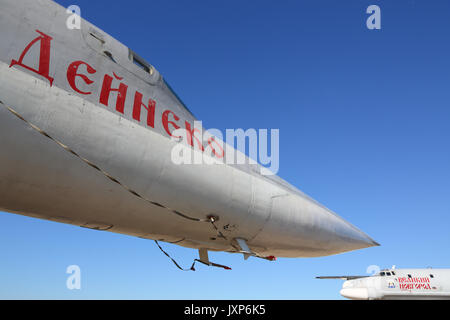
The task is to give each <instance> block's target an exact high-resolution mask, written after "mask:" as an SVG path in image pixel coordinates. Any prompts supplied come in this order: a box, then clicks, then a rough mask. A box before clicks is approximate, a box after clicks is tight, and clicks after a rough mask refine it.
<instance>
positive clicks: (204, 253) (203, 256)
mask: <svg viewBox="0 0 450 320" xmlns="http://www.w3.org/2000/svg"><path fill="white" fill-rule="evenodd" d="M198 256H199V258H200V261H201V262H203V263H205V264H209V257H208V250H207V249H205V248H202V249H198Z"/></svg>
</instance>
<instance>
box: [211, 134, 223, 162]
mask: <svg viewBox="0 0 450 320" xmlns="http://www.w3.org/2000/svg"><path fill="white" fill-rule="evenodd" d="M213 142H215V144H216V145H217V146H218V147H219V148H220V150H221V151H222V154H218V153H217V152H216V148H214V147H213V145H212V144H213ZM208 144H209V146H210V147H211V149H212V151H213V154H214V155H215V156H216V157H217V158H219V159H221V158H223V156H224V155H225V151H224V150H223V148H222V146H221V145H220V144H219V143H218V142H217V141H216V139H215V138H214V137H211V138H209V139H208Z"/></svg>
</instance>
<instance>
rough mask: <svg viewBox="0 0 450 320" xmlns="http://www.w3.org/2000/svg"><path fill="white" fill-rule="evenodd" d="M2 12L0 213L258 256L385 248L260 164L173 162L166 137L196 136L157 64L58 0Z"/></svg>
mask: <svg viewBox="0 0 450 320" xmlns="http://www.w3.org/2000/svg"><path fill="white" fill-rule="evenodd" d="M0 8H1V10H0V38H1V45H0V150H1V153H0V195H1V196H0V210H2V211H7V212H11V213H17V214H21V215H26V216H30V217H36V218H42V219H47V220H52V221H58V222H63V223H69V224H73V225H78V226H82V227H87V228H92V229H97V230H107V231H110V232H116V233H121V234H127V235H131V236H137V237H142V238H146V239H155V240H163V241H167V242H173V243H177V244H179V245H181V246H185V247H190V248H197V249H207V250H216V251H227V252H242V246H239V245H238V243H237V241H236V239H242V240H244V241H245V243H246V244H247V245H248V248H249V249H250V250H251V252H253V253H257V254H258V255H260V256H278V257H317V256H326V255H332V254H337V253H341V252H346V251H351V250H356V249H361V248H366V247H371V246H376V245H378V244H377V243H376V242H374V241H373V240H372V239H371V238H370V237H368V236H367V235H366V234H364V233H363V232H361V231H360V230H358V229H357V228H356V227H354V226H353V225H351V224H350V223H348V222H347V221H345V220H344V219H342V218H341V217H339V216H338V215H336V214H335V213H333V212H332V211H330V210H329V209H327V208H325V207H324V206H322V205H320V204H319V203H317V202H316V201H314V200H312V199H311V198H309V197H308V196H306V195H305V194H303V193H302V192H301V191H299V190H298V189H296V188H295V187H293V186H291V185H289V184H288V183H286V182H285V181H283V180H281V179H280V178H278V177H276V176H272V177H271V176H264V175H261V174H260V171H259V169H258V168H259V166H254V165H253V166H252V165H229V164H214V165H211V164H195V165H177V164H174V163H173V162H172V161H171V150H172V148H173V146H174V145H175V144H176V143H177V142H176V141H173V139H171V135H172V134H173V132H174V130H175V129H177V128H181V129H186V131H190V132H191V134H192V135H193V136H194V138H195V132H192V128H193V122H194V120H196V119H195V118H194V116H193V115H192V114H191V112H190V111H189V110H188V109H187V108H186V107H185V106H184V105H183V103H182V102H181V101H180V100H179V98H178V97H177V96H176V94H174V93H173V91H172V90H171V89H170V87H169V86H168V85H167V83H166V82H165V81H164V79H163V78H162V76H161V75H160V73H159V72H158V71H157V70H156V69H155V68H153V67H152V66H151V65H150V64H148V63H146V62H145V61H144V60H143V59H141V58H139V57H138V56H137V55H136V54H135V53H134V52H133V51H131V50H130V49H129V48H128V47H126V46H124V45H123V44H122V43H120V42H119V41H117V40H115V39H114V38H112V37H111V36H109V35H108V34H106V33H105V32H103V31H102V30H100V29H98V28H96V27H95V26H93V25H92V24H90V23H89V22H87V21H85V20H82V23H81V30H77V29H74V30H70V29H68V28H67V27H66V20H67V18H68V14H67V13H66V9H65V8H63V7H61V6H60V5H58V4H56V3H54V2H52V1H49V0H0ZM191 137H192V136H191ZM191 140H192V141H191V144H192V149H193V150H195V152H204V151H202V147H201V146H200V145H199V144H198V143H197V140H196V139H191ZM204 146H205V147H207V146H208V143H205V145H204ZM213 155H214V154H212V155H211V156H213ZM349 201H350V199H349ZM211 219H213V222H214V223H213V224H212V223H210V222H211Z"/></svg>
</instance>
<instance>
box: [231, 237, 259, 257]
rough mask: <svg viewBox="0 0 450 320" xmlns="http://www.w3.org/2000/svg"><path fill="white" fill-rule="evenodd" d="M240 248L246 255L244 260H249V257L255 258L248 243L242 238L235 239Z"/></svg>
mask: <svg viewBox="0 0 450 320" xmlns="http://www.w3.org/2000/svg"><path fill="white" fill-rule="evenodd" d="M234 240H236V242H237V244H238V246H239V248H241V252H242V254H243V255H244V260H247V259H248V257H250V256H254V255H255V254H254V253H253V252H252V251H251V250H250V248H249V247H248V245H247V242H245V240H244V239H241V238H235V239H234Z"/></svg>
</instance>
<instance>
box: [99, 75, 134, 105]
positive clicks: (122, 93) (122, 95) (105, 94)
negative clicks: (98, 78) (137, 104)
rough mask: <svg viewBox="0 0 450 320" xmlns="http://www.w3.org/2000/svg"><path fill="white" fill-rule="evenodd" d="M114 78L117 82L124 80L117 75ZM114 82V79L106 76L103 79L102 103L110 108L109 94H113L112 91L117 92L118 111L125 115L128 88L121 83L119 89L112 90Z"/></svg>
mask: <svg viewBox="0 0 450 320" xmlns="http://www.w3.org/2000/svg"><path fill="white" fill-rule="evenodd" d="M114 77H115V78H116V79H117V80H122V79H123V78H121V77H118V76H117V75H116V74H115V73H114ZM112 81H113V77H111V76H110V75H107V74H105V77H104V78H103V85H102V91H101V93H100V103H101V104H103V105H105V106H108V101H109V94H110V93H111V91H117V100H116V110H117V111H119V112H120V113H123V111H124V109H125V99H126V97H127V90H128V86H127V85H126V84H123V83H122V82H121V83H120V85H119V88H118V89H112V88H111V84H112Z"/></svg>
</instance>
